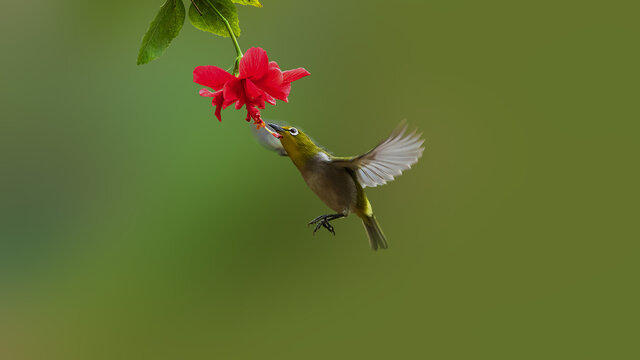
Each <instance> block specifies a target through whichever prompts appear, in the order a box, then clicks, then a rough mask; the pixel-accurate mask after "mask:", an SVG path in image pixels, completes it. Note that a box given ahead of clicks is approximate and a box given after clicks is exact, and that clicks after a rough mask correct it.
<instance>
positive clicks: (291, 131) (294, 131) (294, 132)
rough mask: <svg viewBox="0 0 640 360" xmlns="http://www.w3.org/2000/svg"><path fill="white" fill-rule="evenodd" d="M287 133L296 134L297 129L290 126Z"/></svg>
mask: <svg viewBox="0 0 640 360" xmlns="http://www.w3.org/2000/svg"><path fill="white" fill-rule="evenodd" d="M289 133H291V135H293V136H296V135H298V129H296V128H294V127H292V128H291V129H289Z"/></svg>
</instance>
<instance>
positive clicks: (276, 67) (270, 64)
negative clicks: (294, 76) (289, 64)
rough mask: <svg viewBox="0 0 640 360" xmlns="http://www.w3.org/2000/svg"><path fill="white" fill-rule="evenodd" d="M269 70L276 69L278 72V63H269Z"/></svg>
mask: <svg viewBox="0 0 640 360" xmlns="http://www.w3.org/2000/svg"><path fill="white" fill-rule="evenodd" d="M269 69H278V70H280V66H278V63H277V62H275V61H269Z"/></svg>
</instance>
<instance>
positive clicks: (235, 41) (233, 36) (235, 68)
mask: <svg viewBox="0 0 640 360" xmlns="http://www.w3.org/2000/svg"><path fill="white" fill-rule="evenodd" d="M205 1H206V2H207V4H209V6H211V8H212V9H213V11H215V12H216V14H218V16H219V17H220V19H222V22H223V23H224V25H225V26H226V27H227V31H229V36H230V37H231V41H233V46H234V47H235V48H236V61H235V63H234V65H233V75H238V70H239V69H238V67H239V65H240V59H242V50H241V49H240V45H239V44H238V39H237V38H236V34H234V33H233V30H232V29H231V25H230V24H229V22H228V21H227V19H226V18H225V17H224V16H222V14H221V13H220V11H218V9H217V8H216V7H215V6H214V5H213V4H212V3H211V1H210V0H205Z"/></svg>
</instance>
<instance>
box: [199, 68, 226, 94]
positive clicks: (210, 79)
mask: <svg viewBox="0 0 640 360" xmlns="http://www.w3.org/2000/svg"><path fill="white" fill-rule="evenodd" d="M233 79H235V76H233V75H231V74H229V73H228V72H226V71H224V70H222V69H220V68H219V67H217V66H198V67H196V68H195V69H194V70H193V82H195V83H196V84H200V85H204V86H208V87H210V88H212V89H214V90H220V89H222V87H223V86H224V84H226V83H227V82H228V81H231V80H233Z"/></svg>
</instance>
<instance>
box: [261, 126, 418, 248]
mask: <svg viewBox="0 0 640 360" xmlns="http://www.w3.org/2000/svg"><path fill="white" fill-rule="evenodd" d="M267 126H268V127H269V128H270V129H267V130H269V131H270V132H271V130H273V134H274V135H275V136H276V137H277V138H278V139H279V142H280V144H279V145H280V147H279V150H280V153H281V155H286V156H288V157H289V158H290V159H291V161H292V162H293V164H294V165H295V166H296V167H297V168H298V170H299V171H300V174H302V178H303V179H304V181H305V182H306V183H307V186H308V187H309V188H311V190H312V191H313V192H314V193H315V194H316V195H317V196H318V197H319V198H320V200H322V201H323V202H324V203H325V204H326V205H327V206H328V207H329V208H330V209H331V210H333V211H335V213H333V214H326V215H320V216H318V217H316V218H315V219H313V220H311V221H310V222H309V225H314V226H315V228H314V230H313V233H314V234H315V233H316V232H317V231H318V229H320V228H321V227H324V228H325V229H327V230H328V231H329V232H331V233H332V234H333V235H334V236H335V229H334V227H333V225H331V221H333V220H336V219H339V218H343V217H346V216H348V215H349V214H351V213H353V214H355V215H357V216H358V217H359V218H360V219H362V223H363V224H364V228H365V229H366V232H367V235H368V238H369V245H370V246H371V249H373V250H378V249H387V248H388V244H387V239H386V237H385V235H384V233H383V232H382V229H381V228H380V225H379V224H378V220H377V219H376V217H375V215H374V213H373V209H372V207H371V203H370V202H369V199H368V198H367V195H366V194H365V192H364V188H366V187H375V186H379V185H384V184H386V183H387V182H389V181H391V180H393V179H394V178H395V177H397V176H399V175H400V174H401V173H402V172H403V171H405V170H407V169H409V168H411V166H412V165H413V164H415V163H416V162H417V161H418V159H419V158H420V157H421V156H422V152H423V151H424V147H423V144H424V139H422V134H417V130H414V131H413V132H411V133H407V127H408V126H407V125H406V123H405V122H402V123H400V125H399V126H397V127H396V128H395V130H394V131H393V132H392V133H391V135H390V136H389V137H388V138H387V139H386V140H383V141H382V142H380V143H379V144H378V145H377V146H375V147H374V148H373V149H371V150H369V151H368V152H366V153H364V154H362V155H358V156H352V157H336V156H333V155H332V154H331V153H330V152H328V151H327V150H325V149H324V148H322V147H320V146H318V145H316V144H315V143H314V142H313V140H311V138H309V136H307V135H306V134H305V133H304V132H303V131H302V130H300V129H297V128H295V127H292V126H280V125H277V124H273V123H269V124H267ZM272 139H273V140H275V139H274V138H273V137H272ZM271 147H272V149H273V148H274V146H273V144H271Z"/></svg>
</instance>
